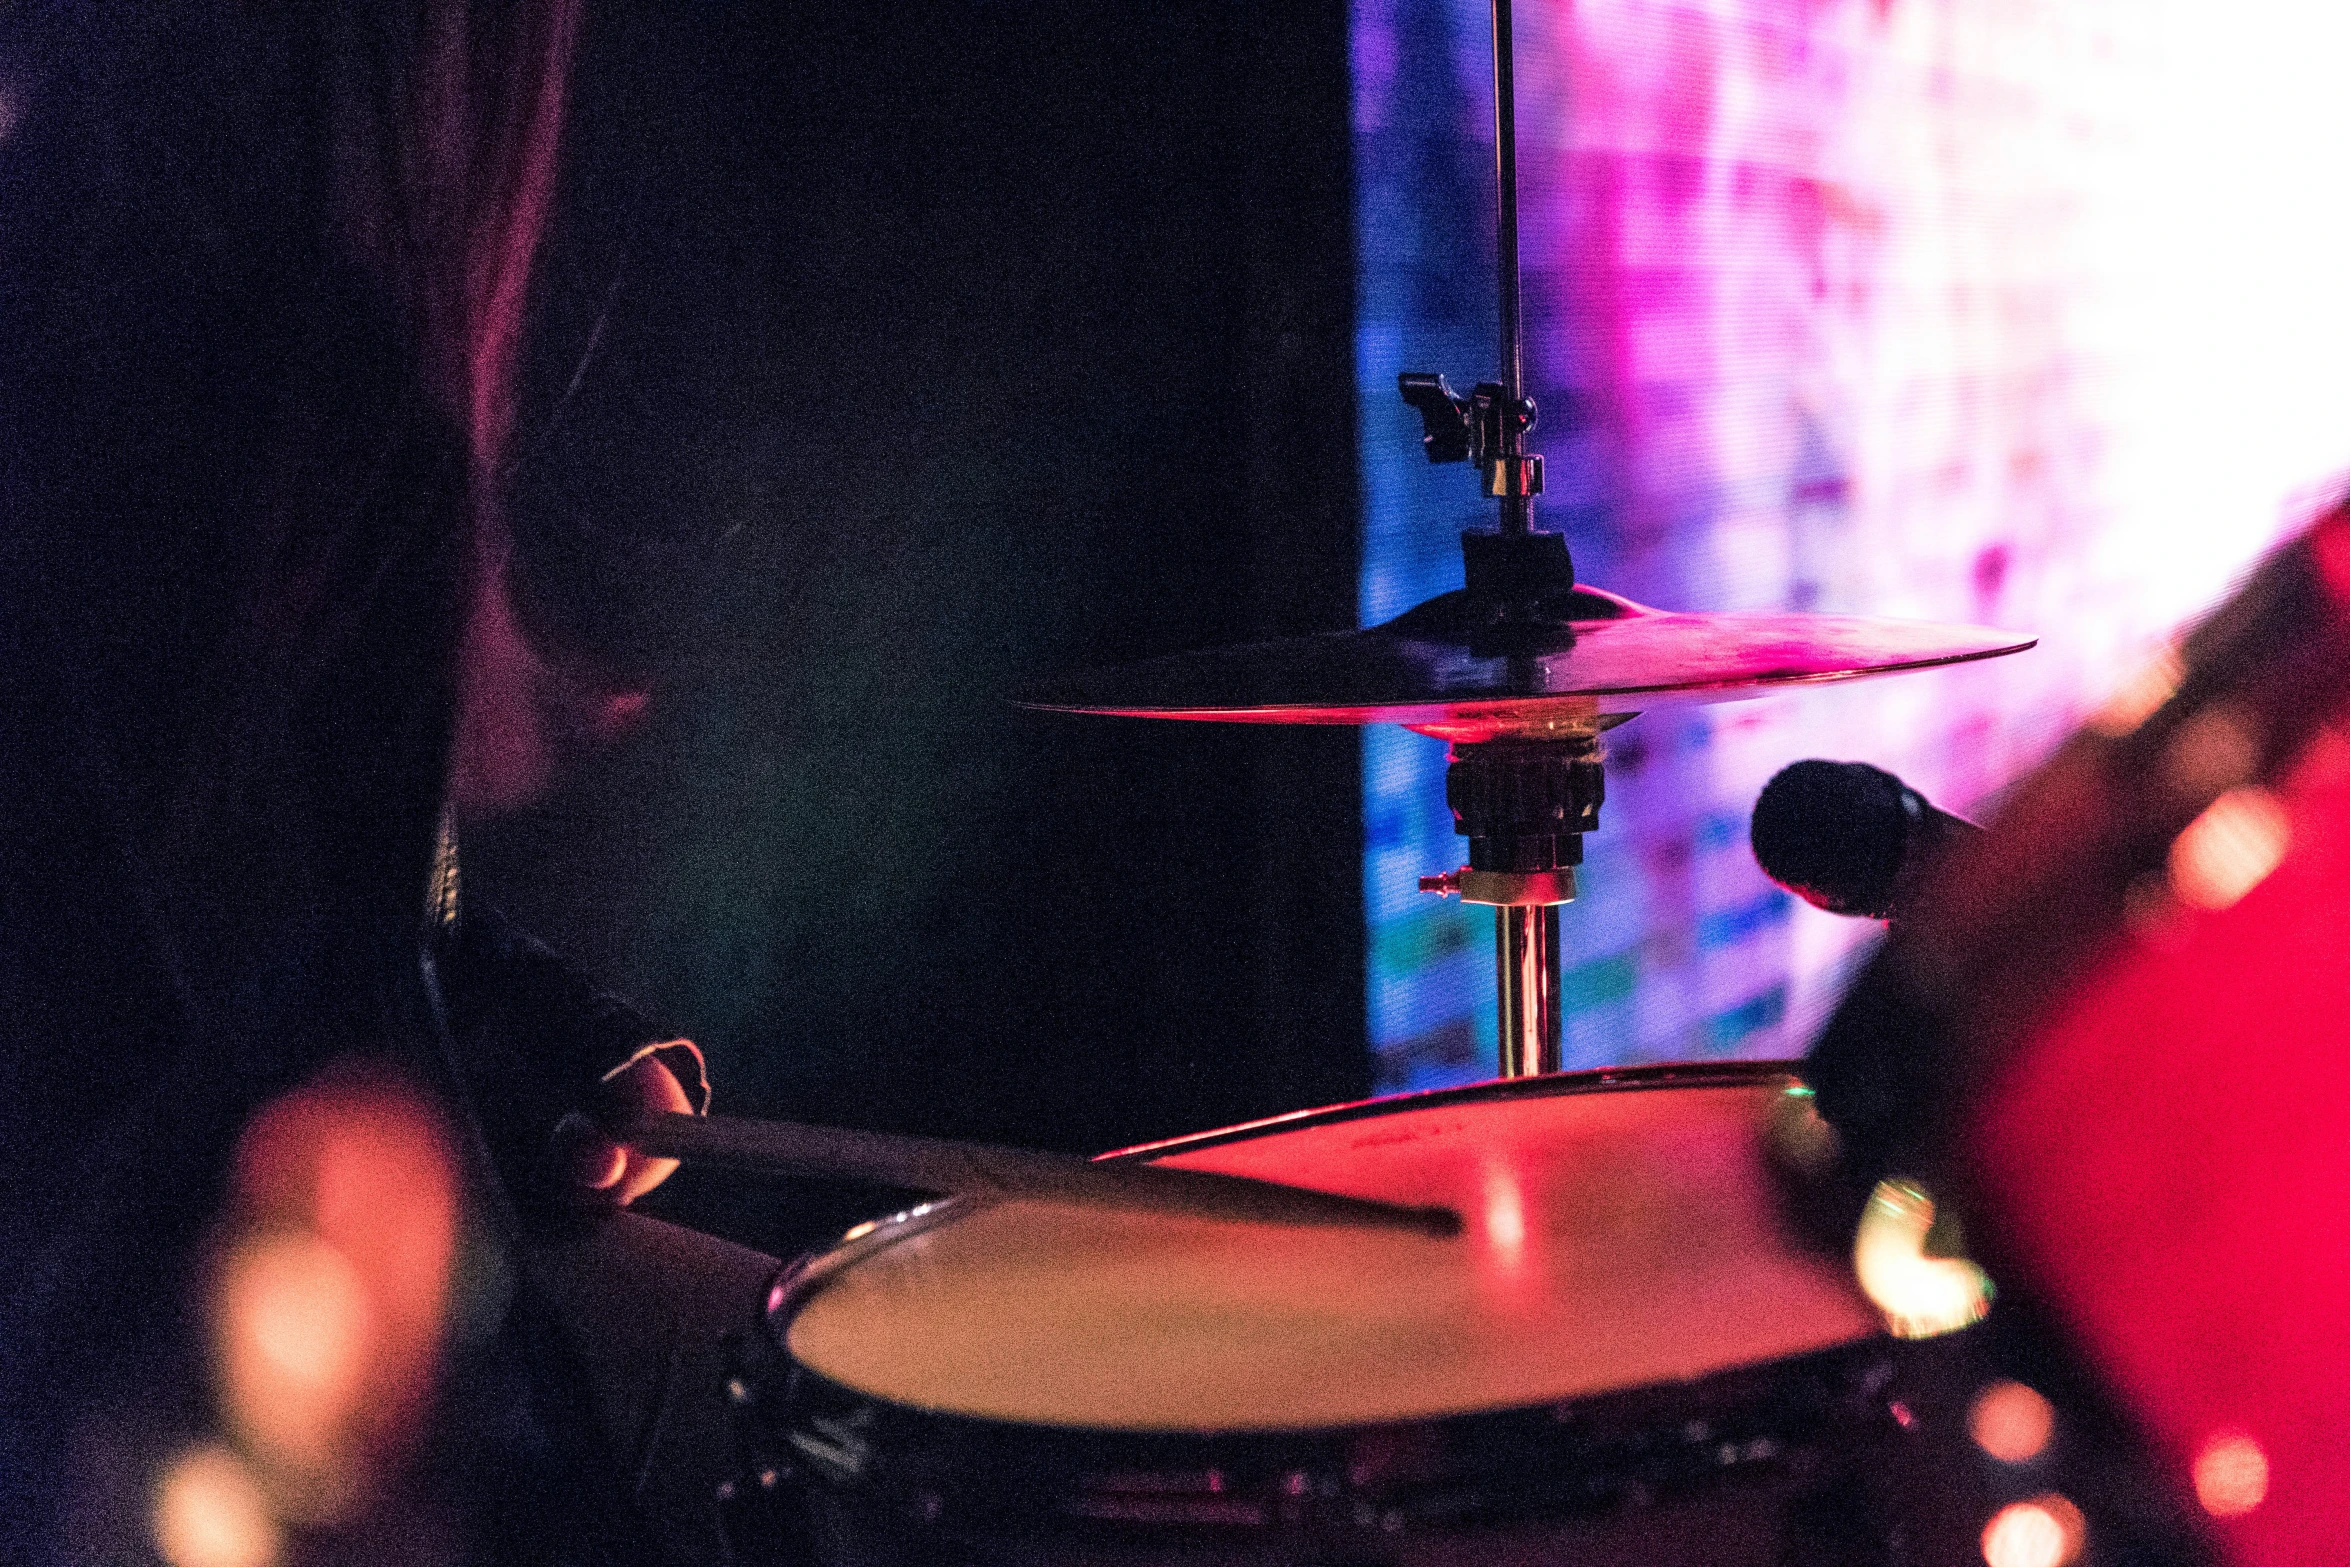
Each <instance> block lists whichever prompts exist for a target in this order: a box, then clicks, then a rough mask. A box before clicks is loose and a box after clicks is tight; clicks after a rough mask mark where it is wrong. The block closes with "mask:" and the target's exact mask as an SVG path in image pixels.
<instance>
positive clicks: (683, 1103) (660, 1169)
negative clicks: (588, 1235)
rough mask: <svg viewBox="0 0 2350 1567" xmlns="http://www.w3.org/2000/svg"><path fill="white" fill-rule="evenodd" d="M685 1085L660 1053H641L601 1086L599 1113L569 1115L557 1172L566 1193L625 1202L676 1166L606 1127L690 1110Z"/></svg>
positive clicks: (586, 1201) (596, 1202)
mask: <svg viewBox="0 0 2350 1567" xmlns="http://www.w3.org/2000/svg"><path fill="white" fill-rule="evenodd" d="M692 1109H693V1101H692V1100H690V1099H688V1098H687V1097H686V1092H685V1088H684V1086H683V1085H682V1084H680V1083H679V1082H678V1080H677V1078H676V1077H675V1075H673V1074H672V1073H671V1072H670V1070H669V1068H668V1067H666V1066H664V1065H663V1064H662V1063H661V1060H660V1058H659V1057H657V1056H650V1055H646V1056H639V1057H638V1058H637V1059H636V1060H634V1061H632V1062H630V1063H629V1064H628V1065H627V1066H626V1067H625V1068H623V1069H622V1070H621V1071H620V1072H618V1073H616V1074H615V1075H614V1076H612V1077H608V1078H606V1079H605V1080H604V1081H603V1082H602V1083H600V1084H598V1085H597V1087H596V1098H595V1115H594V1116H593V1117H592V1118H591V1117H589V1116H585V1115H567V1116H565V1117H564V1118H563V1122H562V1124H561V1125H560V1126H557V1127H556V1128H555V1161H554V1162H555V1175H556V1179H557V1181H558V1182H559V1183H560V1184H561V1186H562V1188H563V1191H564V1194H565V1195H566V1196H568V1197H571V1198H573V1199H575V1200H577V1201H579V1202H581V1203H582V1204H583V1205H585V1206H589V1207H614V1208H621V1207H626V1206H627V1205H628V1204H630V1203H632V1202H634V1201H636V1200H637V1199H638V1198H639V1197H642V1196H643V1195H644V1194H645V1193H647V1192H649V1191H651V1190H652V1189H653V1188H654V1187H656V1186H658V1185H660V1184H661V1183H662V1182H663V1181H666V1180H667V1179H669V1175H670V1172H671V1171H673V1170H675V1169H676V1168H677V1161H676V1160H675V1159H654V1158H650V1157H648V1156H647V1155H645V1154H641V1153H639V1152H637V1151H636V1150H635V1149H633V1148H629V1147H625V1146H623V1145H622V1144H620V1143H619V1142H616V1141H614V1139H613V1137H612V1135H611V1133H609V1132H607V1131H606V1130H605V1129H604V1128H605V1127H607V1126H620V1125H624V1124H626V1123H627V1122H628V1121H630V1120H633V1119H634V1118H635V1117H637V1116H640V1115H643V1114H645V1113H647V1112H648V1111H654V1110H673V1111H677V1112H680V1113H683V1112H687V1111H691V1110H692Z"/></svg>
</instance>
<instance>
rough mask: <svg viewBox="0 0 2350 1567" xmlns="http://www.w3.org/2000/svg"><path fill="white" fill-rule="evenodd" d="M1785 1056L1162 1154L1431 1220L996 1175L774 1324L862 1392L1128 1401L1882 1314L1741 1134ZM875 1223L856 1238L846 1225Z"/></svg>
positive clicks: (1765, 1356)
mask: <svg viewBox="0 0 2350 1567" xmlns="http://www.w3.org/2000/svg"><path fill="white" fill-rule="evenodd" d="M1788 1086H1789V1081H1788V1080H1787V1079H1784V1078H1775V1079H1760V1080H1756V1081H1752V1082H1745V1083H1736V1084H1733V1085H1731V1086H1702V1087H1682V1086H1642V1087H1631V1086H1626V1087H1612V1088H1602V1089H1598V1090H1596V1091H1588V1092H1572V1093H1543V1092H1529V1093H1525V1094H1509V1095H1505V1096H1499V1097H1474V1096H1472V1097H1467V1098H1459V1097H1454V1096H1446V1095H1434V1096H1420V1097H1419V1098H1417V1099H1413V1098H1406V1099H1401V1100H1397V1101H1393V1102H1392V1104H1391V1106H1386V1107H1374V1108H1373V1109H1372V1110H1371V1112H1370V1113H1367V1114H1341V1115H1339V1116H1334V1117H1331V1118H1327V1119H1324V1120H1320V1121H1315V1120H1313V1119H1312V1118H1310V1117H1309V1118H1306V1119H1305V1124H1302V1125H1298V1126H1295V1127H1277V1128H1276V1129H1275V1130H1272V1131H1270V1132H1267V1133H1263V1134H1258V1135H1248V1136H1243V1137H1239V1138H1237V1139H1235V1140H1231V1141H1219V1142H1214V1143H1211V1144H1210V1145H1208V1146H1203V1147H1196V1148H1183V1149H1179V1150H1177V1151H1174V1152H1171V1153H1169V1154H1167V1155H1164V1156H1162V1157H1163V1158H1164V1159H1165V1162H1167V1163H1170V1164H1176V1165H1182V1166H1187V1167H1190V1168H1194V1169H1203V1170H1222V1171H1227V1172H1230V1173H1232V1174H1237V1175H1252V1176H1260V1177H1264V1178H1268V1179H1274V1180H1283V1181H1290V1182H1294V1183H1297V1184H1299V1185H1305V1186H1313V1187H1318V1188H1321V1189H1323V1190H1326V1191H1335V1192H1346V1193H1351V1194H1355V1195H1359V1196H1364V1197H1376V1198H1384V1199H1388V1200H1391V1201H1397V1202H1406V1203H1442V1204H1446V1205H1448V1206H1451V1207H1454V1208H1456V1209H1458V1210H1459V1211H1460V1213H1461V1215H1462V1217H1463V1219H1464V1220H1465V1221H1466V1227H1465V1230H1464V1233H1463V1234H1461V1235H1460V1236H1459V1237H1457V1238H1455V1239H1451V1240H1438V1239H1433V1238H1429V1237H1425V1236H1419V1235H1413V1234H1407V1233H1401V1232H1392V1231H1386V1230H1353V1229H1325V1228H1306V1227H1295V1226H1279V1225H1260V1224H1248V1223H1235V1222H1225V1221H1218V1220H1208V1219H1192V1218H1179V1217H1169V1216H1165V1215H1161V1214H1153V1213H1134V1212H1114V1211H1110V1210H1106V1209H1100V1208H1081V1207H1063V1206H1058V1205H1051V1204H1045V1203H1038V1202H1027V1201H1020V1202H1005V1203H1000V1204H996V1205H993V1206H987V1207H981V1208H978V1209H976V1210H974V1211H971V1212H968V1213H963V1214H960V1215H958V1216H956V1217H954V1218H952V1219H951V1220H949V1221H947V1222H945V1223H941V1224H936V1225H934V1226H930V1227H927V1228H926V1227H923V1226H921V1225H919V1224H906V1225H904V1226H902V1227H901V1228H902V1233H901V1234H899V1235H898V1236H897V1237H896V1238H895V1239H894V1240H892V1239H889V1237H888V1236H887V1235H881V1236H876V1237H874V1239H877V1240H886V1241H887V1242H888V1243H887V1244H883V1245H881V1246H880V1247H879V1248H878V1249H876V1250H872V1251H870V1252H869V1253H866V1254H862V1255H854V1256H853V1259H852V1260H845V1261H843V1262H842V1263H841V1265H839V1266H837V1267H836V1268H835V1269H834V1270H833V1271H832V1272H831V1273H830V1275H829V1277H827V1278H826V1279H825V1281H824V1282H823V1283H822V1285H821V1286H820V1287H819V1288H817V1289H816V1290H815V1291H814V1293H813V1294H812V1295H811V1296H810V1297H809V1298H808V1299H806V1300H805V1302H804V1303H803V1304H801V1305H800V1307H799V1309H798V1311H797V1314H796V1315H795V1316H794V1317H793V1318H792V1319H791V1321H790V1324H789V1327H788V1331H787V1333H786V1343H787V1345H788V1347H789V1349H790V1351H791V1354H792V1355H793V1357H794V1358H795V1359H797V1360H798V1361H799V1362H800V1363H801V1364H803V1365H805V1366H807V1367H809V1368H810V1369H812V1370H814V1371H815V1372H817V1373H818V1374H820V1375H822V1376H824V1377H827V1378H829V1379H831V1380H832V1381H835V1382H838V1383H841V1384H843V1385H845V1386H847V1387H850V1388H854V1389H856V1390H858V1391H860V1392H863V1393H867V1394H870V1395H873V1396H875V1397H878V1398H882V1399H887V1400H889V1401H891V1402H893V1403H899V1404H907V1405H912V1406H915V1407H918V1408H922V1409H927V1410H933V1411H938V1412H942V1413H949V1414H957V1415H968V1416H976V1417H980V1418H985V1419H991V1420H1006V1421H1017V1422H1021V1423H1024V1424H1032V1425H1055V1426H1079V1427H1088V1428H1094V1429H1104V1430H1123V1431H1208V1430H1213V1431H1246V1430H1284V1429H1291V1430H1294V1429H1305V1428H1314V1427H1329V1426H1347V1425H1359V1424H1368V1423H1376V1422H1382V1421H1394V1420H1408V1419H1421V1418H1429V1417H1435V1416H1441V1415H1449V1414H1462V1413H1467V1412H1471V1411H1475V1410H1481V1409H1497V1408H1509V1407H1515V1406H1521V1405H1530V1404H1543V1403H1552V1402H1557V1401H1560V1400H1565V1399H1571V1398H1577V1397H1583V1396H1587V1395H1590V1394H1595V1393H1605V1392H1611V1391H1617V1390H1621V1389H1626V1388H1632V1387H1639V1386H1645V1385H1648V1384H1652V1383H1660V1382H1670V1381H1676V1380H1683V1379H1687V1378H1692V1377H1698V1376H1703V1375H1706V1374H1708V1373H1711V1372H1715V1371H1720V1370H1724V1369H1727V1368H1729V1367H1733V1366H1740V1365H1749V1364H1753V1363H1756V1362H1759V1361H1766V1360H1773V1359H1777V1358H1779V1357H1781V1356H1785V1355H1794V1354H1801V1353H1803V1352H1806V1351H1810V1350H1818V1349H1825V1348H1829V1347H1831V1346H1834V1345H1838V1344H1844V1343H1849V1342H1852V1341H1854V1340H1857V1339H1860V1338H1863V1337H1866V1336H1868V1335H1871V1334H1874V1333H1877V1332H1879V1331H1881V1327H1882V1321H1881V1319H1880V1318H1879V1316H1878V1315H1877V1313H1876V1312H1875V1311H1874V1310H1873V1309H1872V1308H1871V1307H1870V1306H1869V1304H1868V1302H1867V1300H1866V1299H1865V1298H1864V1297H1863V1296H1862V1295H1861V1294H1860V1293H1859V1291H1858V1290H1857V1289H1856V1288H1855V1286H1854V1285H1853V1282H1852V1280H1851V1277H1850V1271H1849V1269H1847V1268H1844V1267H1840V1266H1838V1265H1836V1264H1835V1263H1832V1262H1826V1261H1822V1260H1819V1259H1816V1258H1814V1257H1812V1256H1811V1255H1809V1254H1808V1253H1803V1252H1799V1251H1798V1250H1797V1249H1796V1248H1795V1247H1794V1245H1793V1244H1791V1242H1790V1239H1789V1237H1788V1236H1787V1234H1786V1233H1785V1231H1784V1229H1783V1227H1782V1223H1781V1220H1780V1218H1779V1216H1778V1214H1777V1212H1776V1210H1775V1208H1774V1205H1773V1202H1772V1198H1771V1194H1770V1188H1769V1184H1768V1175H1767V1172H1766V1170H1765V1168H1764V1164H1763V1147H1764V1144H1763V1140H1764V1137H1765V1136H1766V1134H1767V1132H1768V1130H1769V1127H1770V1125H1771V1121H1772V1118H1773V1116H1774V1114H1777V1113H1782V1112H1783V1111H1784V1110H1785V1109H1787V1108H1791V1107H1789V1106H1787V1105H1786V1104H1785V1098H1786V1094H1787V1090H1788ZM871 1244H872V1242H871V1241H868V1242H867V1243H866V1245H868V1246H870V1245H871Z"/></svg>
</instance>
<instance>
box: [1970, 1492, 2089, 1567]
mask: <svg viewBox="0 0 2350 1567" xmlns="http://www.w3.org/2000/svg"><path fill="white" fill-rule="evenodd" d="M2088 1537H2089V1529H2088V1525H2087V1523H2086V1522H2085V1521H2084V1520H2083V1519H2082V1517H2081V1510H2080V1509H2079V1508H2078V1507H2075V1506H2074V1505H2073V1504H2072V1503H2071V1502H2069V1501H2067V1500H2066V1499H2065V1498H2063V1497H2061V1496H2054V1495H2050V1496H2036V1497H2034V1498H2032V1499H2031V1500H2030V1501H2028V1502H2012V1503H2010V1504H2009V1505H2007V1506H2005V1507H2002V1508H2001V1509H1999V1511H1998V1512H1996V1513H1994V1514H1992V1515H1991V1521H1990V1522H1989V1523H1988V1524H1985V1525H1984V1526H1983V1560H1984V1562H1985V1563H1986V1564H1987V1567H2065V1564H2066V1563H2067V1562H2070V1561H2073V1560H2074V1559H2076V1558H2077V1557H2078V1556H2079V1555H2080V1554H2081V1547H2082V1545H2083V1544H2085V1543H2086V1542H2087V1540H2088Z"/></svg>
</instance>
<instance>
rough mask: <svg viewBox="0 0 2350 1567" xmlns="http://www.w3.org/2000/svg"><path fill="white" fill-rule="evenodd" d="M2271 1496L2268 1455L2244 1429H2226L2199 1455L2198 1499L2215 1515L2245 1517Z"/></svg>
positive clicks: (2196, 1457)
mask: <svg viewBox="0 0 2350 1567" xmlns="http://www.w3.org/2000/svg"><path fill="white" fill-rule="evenodd" d="M2267 1497H2268V1455H2267V1454H2266V1453H2264V1452H2262V1451H2261V1450H2260V1444H2259V1443H2258V1442H2255V1441H2253V1440H2252V1438H2250V1437H2248V1436H2246V1435H2244V1434H2243V1433H2242V1432H2240V1431H2228V1432H2222V1433H2220V1434H2219V1435H2217V1436H2214V1437H2213V1438H2211V1440H2209V1441H2207V1442H2205V1443H2204V1444H2203V1451H2201V1452H2199V1453H2197V1454H2196V1455H2195V1500H2197V1501H2198V1502H2201V1503H2202V1504H2203V1510H2204V1511H2205V1512H2207V1513H2209V1514H2211V1516H2212V1517H2214V1518H2236V1517H2241V1516H2242V1515H2243V1514H2245V1513H2248V1512H2250V1511H2252V1509H2253V1508H2255V1507H2258V1506H2259V1505H2260V1504H2261V1503H2262V1502H2263V1501H2265V1500H2266V1499H2267Z"/></svg>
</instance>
